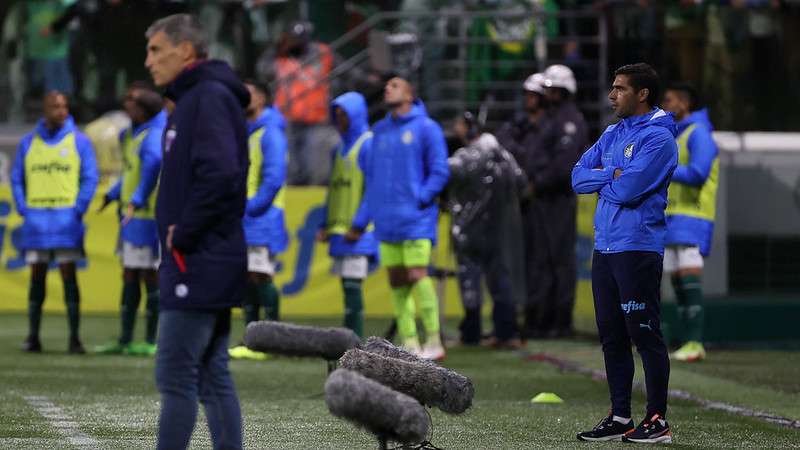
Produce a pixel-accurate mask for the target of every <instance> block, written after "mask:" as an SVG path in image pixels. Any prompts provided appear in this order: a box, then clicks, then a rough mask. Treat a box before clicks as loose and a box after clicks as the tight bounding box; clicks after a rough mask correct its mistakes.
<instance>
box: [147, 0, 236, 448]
mask: <svg viewBox="0 0 800 450" xmlns="http://www.w3.org/2000/svg"><path fill="white" fill-rule="evenodd" d="M146 36H147V39H148V42H147V61H146V63H145V65H146V66H147V68H148V70H149V71H150V73H151V75H152V77H153V80H154V81H155V83H156V85H158V86H166V87H167V97H168V98H170V99H172V100H173V101H174V102H175V109H174V111H172V113H171V114H170V117H169V120H168V122H167V128H166V132H165V134H164V140H163V141H164V151H163V155H164V157H163V162H162V170H161V178H160V186H159V191H158V200H157V204H156V220H157V222H158V231H159V237H160V238H161V248H162V249H164V254H163V258H162V263H161V266H160V267H159V273H158V275H159V286H160V291H161V317H160V321H159V329H158V353H157V355H156V386H158V390H159V391H160V392H161V417H160V418H159V427H158V448H159V449H163V450H167V449H170V450H172V449H185V448H187V447H188V446H189V440H190V439H191V436H192V430H193V429H194V425H195V421H196V419H197V401H198V398H199V399H200V401H201V402H203V405H204V406H205V415H206V418H207V420H208V428H209V431H210V432H211V441H212V443H213V446H214V448H215V449H240V448H242V417H241V411H240V408H239V399H238V398H237V396H236V390H235V388H234V385H233V380H232V379H231V375H230V372H229V371H228V338H229V335H230V326H231V322H230V321H231V307H234V306H240V305H241V304H242V299H243V297H244V290H245V284H246V276H247V245H246V244H245V237H244V230H243V228H242V216H243V215H244V213H245V203H246V200H247V168H248V149H247V121H246V118H245V108H246V107H247V105H248V104H249V103H250V95H249V93H248V92H247V89H246V88H245V87H244V85H243V84H242V83H241V82H240V81H239V79H238V78H237V77H236V75H234V73H233V71H232V70H231V68H230V67H229V66H228V65H227V64H225V63H224V62H220V61H208V60H206V59H205V58H206V57H207V55H208V39H207V37H206V35H205V32H204V30H203V29H202V27H201V26H200V24H199V23H198V22H197V20H196V19H195V18H193V17H192V16H189V15H186V14H178V15H174V16H169V17H166V18H163V19H160V20H158V21H156V22H155V23H154V24H153V25H152V26H151V27H150V28H149V29H148V30H147V34H146Z"/></svg>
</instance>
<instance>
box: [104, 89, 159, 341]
mask: <svg viewBox="0 0 800 450" xmlns="http://www.w3.org/2000/svg"><path fill="white" fill-rule="evenodd" d="M124 107H125V112H126V113H128V116H129V117H130V119H131V127H130V128H128V129H126V130H125V131H123V132H122V134H121V135H120V144H121V147H122V162H123V165H122V176H121V177H120V179H119V181H118V182H117V183H116V184H115V185H114V186H113V187H112V188H111V189H110V190H109V191H108V193H106V195H105V201H104V203H103V208H105V206H106V205H108V204H109V203H110V202H112V201H119V204H120V208H119V209H120V217H121V221H120V249H119V251H120V255H121V257H122V268H123V269H122V280H123V284H122V302H121V306H120V316H121V318H122V320H121V327H122V333H121V334H120V337H119V340H118V341H117V342H112V343H109V344H105V345H101V346H99V347H97V348H96V349H95V351H96V352H97V353H104V354H117V353H126V354H141V355H148V356H152V355H155V353H156V331H157V327H158V276H157V272H156V271H157V270H158V262H159V248H158V230H157V228H156V219H155V217H156V185H157V184H158V173H159V171H160V170H161V137H162V135H163V134H164V126H165V125H166V123H167V113H166V111H164V100H163V98H162V97H161V95H160V94H159V93H157V92H156V91H155V90H154V89H153V88H151V87H149V86H148V85H147V84H146V83H142V82H134V83H132V84H131V86H130V87H129V88H128V92H127V93H126V95H125V102H124ZM142 282H144V285H145V289H146V291H147V294H146V295H147V302H146V304H145V305H146V306H145V309H146V317H147V319H146V320H147V325H146V330H147V331H146V336H145V342H144V343H141V344H132V342H131V341H132V340H133V329H134V325H135V324H136V314H137V312H138V309H139V303H140V301H141V296H142V292H141V283H142Z"/></svg>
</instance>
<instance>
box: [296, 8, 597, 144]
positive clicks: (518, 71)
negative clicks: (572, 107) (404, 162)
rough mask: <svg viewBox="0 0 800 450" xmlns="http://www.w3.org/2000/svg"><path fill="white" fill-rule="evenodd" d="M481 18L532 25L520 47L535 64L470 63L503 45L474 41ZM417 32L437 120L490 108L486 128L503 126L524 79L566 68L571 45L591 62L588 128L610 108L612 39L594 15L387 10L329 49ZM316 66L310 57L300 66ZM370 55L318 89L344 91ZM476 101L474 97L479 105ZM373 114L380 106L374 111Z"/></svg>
mask: <svg viewBox="0 0 800 450" xmlns="http://www.w3.org/2000/svg"><path fill="white" fill-rule="evenodd" d="M476 20H489V21H491V20H518V21H529V22H532V24H533V27H534V28H533V29H534V33H533V35H529V36H527V37H526V38H525V39H524V40H523V41H522V42H521V43H522V44H523V45H524V46H525V47H526V48H527V49H529V50H527V54H528V55H530V54H531V53H532V55H533V59H530V60H528V59H524V60H514V59H503V58H493V59H489V60H481V59H474V58H473V59H470V55H469V51H470V49H474V48H475V47H474V46H481V45H484V46H490V47H491V48H494V49H497V48H498V46H499V45H500V44H501V43H503V41H501V40H498V39H492V38H490V37H485V36H471V35H470V27H472V26H473V24H474V23H475V21H476ZM551 20H558V21H560V22H567V21H582V23H584V24H585V25H587V26H584V27H583V28H588V29H590V30H591V31H590V32H589V33H586V34H576V35H569V36H568V35H558V36H553V37H548V36H546V24H547V23H548V22H549V21H551ZM403 29H406V30H407V29H410V30H416V35H417V38H418V43H419V44H418V45H419V49H420V50H421V52H422V55H423V62H422V64H421V67H419V68H418V70H416V71H415V72H416V73H415V76H416V78H417V81H418V84H419V85H420V86H421V92H420V94H421V96H422V98H423V100H426V106H427V107H428V111H429V113H430V114H431V116H433V117H434V118H436V119H438V120H447V119H449V118H451V117H452V116H453V115H454V114H456V113H457V112H459V111H460V110H464V109H477V108H480V107H481V106H484V107H486V106H487V105H488V106H489V107H490V108H491V109H492V114H490V118H489V121H490V123H489V124H488V125H489V127H490V128H491V126H492V125H496V124H497V123H498V122H499V121H502V120H507V119H508V118H510V117H512V116H513V114H514V113H515V112H517V111H518V110H519V108H520V103H519V101H518V100H517V98H518V97H519V92H520V88H521V84H522V81H523V80H524V78H525V77H527V75H529V74H530V73H533V72H536V71H541V70H544V68H545V67H546V66H548V65H550V64H555V63H563V62H564V60H563V55H562V54H561V52H560V50H561V49H560V48H559V46H561V45H563V44H565V43H567V42H575V43H577V44H578V45H579V46H580V47H581V49H582V50H583V51H584V54H586V55H587V57H586V58H585V59H583V60H581V61H578V62H577V64H576V65H577V66H579V67H580V68H581V69H582V70H581V72H582V74H583V77H582V78H581V79H580V80H579V86H578V89H579V95H578V102H579V106H580V107H581V109H582V110H583V111H584V114H586V116H587V120H589V122H590V126H591V127H592V128H593V129H595V130H599V129H601V127H602V126H603V123H602V122H603V114H602V111H603V110H604V109H605V108H606V104H607V100H606V89H607V85H608V79H607V77H608V73H607V59H608V58H607V57H608V53H607V52H608V37H607V29H606V23H605V21H604V20H603V17H602V13H601V12H598V11H594V10H579V11H560V12H557V13H548V12H545V11H543V10H541V9H531V10H527V11H438V12H437V11H424V12H423V11H420V12H402V11H392V12H382V13H378V14H375V15H372V16H370V17H369V18H367V20H365V21H364V22H362V23H361V24H359V25H358V26H356V27H354V28H353V29H351V30H350V31H348V32H347V33H345V34H343V35H342V36H341V37H339V38H338V39H336V40H334V41H332V42H331V43H330V44H329V47H330V49H331V51H332V52H334V53H341V51H342V50H343V49H344V48H345V47H348V46H350V47H351V46H352V45H353V44H354V43H355V41H356V40H357V39H360V38H362V37H363V36H364V35H365V34H368V33H370V32H375V31H378V30H380V31H385V32H387V33H391V32H394V31H397V30H403ZM311 62H313V57H311V58H307V59H306V60H304V61H303V63H304V64H305V63H311ZM371 63H372V61H371V59H370V56H369V49H368V48H366V47H361V48H360V49H358V51H357V52H356V53H355V54H354V55H352V56H350V57H348V58H345V59H342V60H340V61H338V62H337V63H336V65H335V67H334V68H333V69H332V71H331V72H330V74H329V75H328V76H327V77H325V78H324V79H322V80H320V81H319V83H329V84H330V85H331V87H332V89H331V95H337V94H339V93H341V92H342V91H344V90H346V89H347V87H348V86H349V83H348V82H346V78H347V77H348V76H349V75H351V74H352V72H354V71H356V70H358V71H364V72H366V71H369V70H370V69H371V67H370V66H371ZM497 69H504V70H506V71H508V72H509V74H510V75H507V77H506V78H492V79H491V80H488V81H476V80H472V79H470V74H471V73H472V74H474V73H475V71H478V70H487V71H495V70H497ZM313 89H314V88H313V87H311V88H309V89H308V90H306V91H304V92H301V93H299V94H297V95H296V96H295V97H293V98H291V99H290V102H291V101H297V100H300V99H301V98H302V97H304V96H305V95H307V94H308V93H310V92H311V91H312V90H313ZM476 97H477V99H476ZM370 107H371V109H373V110H374V109H375V108H380V107H381V105H370Z"/></svg>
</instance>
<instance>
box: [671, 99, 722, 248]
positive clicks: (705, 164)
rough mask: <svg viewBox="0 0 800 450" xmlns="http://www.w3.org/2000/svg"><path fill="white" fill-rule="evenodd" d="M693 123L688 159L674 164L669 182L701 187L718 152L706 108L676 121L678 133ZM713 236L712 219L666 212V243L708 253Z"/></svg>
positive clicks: (688, 146)
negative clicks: (675, 166) (692, 247)
mask: <svg viewBox="0 0 800 450" xmlns="http://www.w3.org/2000/svg"><path fill="white" fill-rule="evenodd" d="M693 124H694V125H696V126H695V129H694V131H692V134H691V135H690V136H689V139H688V141H687V143H686V146H687V149H688V151H689V162H688V164H680V165H678V167H677V168H676V169H675V174H673V175H672V182H673V183H683V184H686V185H689V186H694V187H701V186H703V184H705V182H706V180H708V177H709V175H710V173H711V169H712V167H713V166H714V162H715V161H716V160H717V157H718V156H719V150H718V149H717V145H716V144H715V143H714V138H713V136H712V135H711V131H712V130H713V126H712V125H711V121H710V120H709V118H708V111H707V110H706V109H701V110H698V111H694V112H693V113H691V114H690V115H689V117H687V118H685V119H683V120H681V121H680V122H678V124H677V126H678V134H680V133H683V132H684V131H685V130H686V129H687V128H688V127H689V126H691V125H693ZM713 237H714V222H713V221H709V220H705V219H701V218H699V217H689V216H684V215H679V214H670V215H668V216H667V234H666V237H665V243H666V244H667V245H678V244H680V245H696V246H698V247H699V248H700V253H701V254H702V255H704V256H708V255H709V254H710V253H711V243H712V240H713Z"/></svg>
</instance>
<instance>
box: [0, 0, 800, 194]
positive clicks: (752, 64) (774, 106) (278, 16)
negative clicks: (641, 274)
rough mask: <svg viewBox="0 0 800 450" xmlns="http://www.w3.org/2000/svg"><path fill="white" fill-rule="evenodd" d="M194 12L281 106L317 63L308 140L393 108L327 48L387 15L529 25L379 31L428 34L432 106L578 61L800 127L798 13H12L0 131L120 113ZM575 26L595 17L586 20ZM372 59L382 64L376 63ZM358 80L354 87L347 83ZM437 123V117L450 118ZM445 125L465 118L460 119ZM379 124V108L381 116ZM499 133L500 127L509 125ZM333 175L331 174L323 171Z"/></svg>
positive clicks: (24, 6)
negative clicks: (626, 71)
mask: <svg viewBox="0 0 800 450" xmlns="http://www.w3.org/2000/svg"><path fill="white" fill-rule="evenodd" d="M534 10H536V11H543V12H545V13H546V14H548V15H547V16H546V18H545V20H544V21H538V20H536V19H535V18H534V17H535V16H534V15H531V16H529V17H530V19H526V18H525V17H526V16H525V13H526V11H534ZM187 11H188V12H192V13H194V14H197V15H198V16H199V17H200V19H201V21H203V22H204V23H205V24H206V25H207V28H208V29H209V31H210V34H211V37H212V45H211V49H210V50H211V55H212V56H213V57H216V58H220V59H223V60H226V61H228V62H229V63H231V65H232V66H233V67H234V68H235V69H236V70H237V72H239V73H240V74H241V75H242V76H244V77H248V78H255V79H258V80H260V81H265V82H268V83H270V84H275V85H276V86H277V87H276V93H277V94H278V96H280V95H281V89H280V87H279V86H281V85H283V86H288V85H290V84H291V85H292V87H291V89H290V90H293V91H295V94H296V93H297V92H296V91H297V88H298V83H297V82H296V80H294V81H292V82H291V83H283V84H281V82H280V81H279V80H278V78H281V77H282V76H283V77H284V78H286V77H285V75H286V74H285V72H286V69H287V68H289V67H288V65H290V64H289V62H290V61H292V60H293V59H294V61H295V66H297V63H302V64H301V65H303V66H304V67H300V66H297V67H298V70H299V72H298V73H300V72H303V75H304V76H307V75H310V76H311V81H310V82H306V83H307V84H308V86H307V89H304V90H308V92H309V93H305V94H302V95H301V97H304V99H303V100H302V101H299V102H293V103H294V105H293V106H291V110H295V111H296V110H299V109H301V108H302V109H303V110H304V111H305V112H304V115H305V116H308V114H312V115H314V114H316V116H319V117H316V116H315V117H313V118H309V117H305V116H304V117H299V118H297V117H294V116H296V115H297V114H292V113H291V111H289V110H288V109H286V108H289V103H292V102H286V105H285V108H282V109H284V110H285V111H284V112H287V111H288V112H290V114H288V116H289V117H288V119H289V120H290V122H293V123H294V124H295V125H296V126H295V129H296V130H298V129H303V130H305V129H306V128H310V129H314V128H315V127H316V125H318V124H320V123H327V121H328V117H327V112H326V111H323V112H321V113H319V114H317V113H315V111H318V110H319V108H318V107H316V106H314V105H310V107H309V108H306V107H307V106H309V105H307V104H306V103H315V102H316V103H318V104H319V105H326V104H327V102H328V101H329V100H330V99H331V98H333V96H335V95H336V94H338V93H340V92H343V91H345V90H349V89H358V90H360V91H361V92H365V94H366V96H367V100H368V102H369V103H370V106H371V107H372V106H373V103H378V102H372V101H371V100H372V98H371V97H372V96H371V94H370V93H371V91H375V92H374V93H375V94H376V95H374V98H375V99H378V98H379V97H380V86H382V84H383V83H382V82H383V81H384V80H385V78H383V79H381V75H386V74H385V73H383V74H381V73H366V74H358V75H357V76H355V78H356V79H357V81H352V78H353V76H352V75H351V72H352V71H350V70H347V71H342V72H344V73H345V74H346V75H347V76H346V77H343V76H342V74H341V73H338V72H337V71H336V70H335V68H336V66H337V64H338V63H339V62H341V61H344V60H346V59H347V58H348V57H350V56H352V55H354V54H356V53H358V52H359V51H360V50H363V48H364V47H366V46H368V45H370V44H371V42H370V41H369V40H368V39H367V33H364V34H363V35H362V36H360V37H358V38H357V39H355V40H353V41H351V42H350V44H349V45H346V46H343V47H340V48H334V49H329V48H328V47H327V46H326V44H330V43H331V42H332V41H333V40H335V39H336V38H337V37H340V36H341V35H342V34H344V33H346V32H347V31H348V30H350V29H353V28H354V27H356V26H358V25H359V24H360V23H362V22H364V21H365V20H368V19H369V17H371V16H372V15H374V14H376V13H380V12H385V11H400V12H404V13H409V14H411V15H413V14H419V13H424V12H425V11H444V12H451V13H452V12H456V13H458V12H465V13H468V12H476V11H502V12H504V13H509V12H520V13H521V14H522V16H521V18H508V17H505V18H500V17H498V18H494V19H493V18H486V17H480V18H475V19H472V20H471V21H470V25H469V28H468V30H466V35H464V34H463V30H459V29H458V27H457V26H455V25H454V23H455V21H454V20H452V19H446V18H441V19H431V18H430V17H429V18H427V19H419V18H417V19H411V18H408V19H396V20H385V21H381V22H379V23H377V24H376V27H374V28H382V29H384V30H385V31H387V32H389V33H395V34H397V33H408V34H410V35H411V36H416V40H413V39H412V41H411V42H417V41H419V42H421V43H420V45H417V46H415V47H414V48H415V49H416V50H417V51H419V47H422V51H421V54H422V56H421V59H419V61H416V62H417V63H418V65H419V66H420V67H419V69H418V70H417V71H416V72H417V73H416V74H412V75H413V76H417V77H419V78H421V79H422V81H423V83H421V85H422V86H423V94H425V97H426V98H428V99H430V100H429V101H432V102H433V101H436V102H440V100H452V99H454V98H460V99H462V100H464V101H466V102H468V104H467V106H471V105H469V102H473V103H475V102H485V101H486V99H487V97H491V99H492V100H500V101H503V100H505V101H513V99H514V98H515V95H514V92H509V91H508V90H506V91H505V94H503V93H502V90H498V89H495V88H493V86H496V85H498V83H500V84H502V83H503V82H505V83H507V85H508V86H510V85H511V84H513V83H516V82H518V81H519V80H520V79H523V78H524V77H525V76H526V74H529V73H531V72H532V71H533V70H531V69H541V68H543V67H544V66H546V65H548V64H549V63H550V62H552V61H554V60H557V61H563V62H564V63H565V64H566V65H567V66H569V67H570V68H571V69H572V70H573V71H574V72H575V74H576V77H577V78H578V79H579V80H580V81H587V80H594V81H597V77H596V75H595V74H597V73H599V72H598V68H599V67H600V66H605V67H606V68H615V67H618V66H620V65H621V64H623V63H624V62H629V61H645V62H648V63H650V64H652V65H653V66H654V67H658V68H659V70H660V72H661V73H662V74H663V78H664V79H665V80H683V81H687V82H690V83H692V84H693V85H695V86H698V87H700V88H701V90H702V91H703V92H705V93H707V96H708V98H707V102H708V105H709V112H710V115H711V118H712V120H714V122H715V123H716V124H717V126H718V128H719V129H723V130H778V131H780V130H791V129H793V127H796V125H795V124H796V123H800V121H798V120H797V117H796V116H797V114H798V113H797V112H795V108H793V107H792V106H793V104H794V103H796V101H797V100H800V89H798V88H797V86H796V85H794V84H791V83H789V81H790V80H793V79H796V78H797V77H798V76H800V55H799V54H798V52H796V51H793V50H794V45H793V44H794V43H797V42H800V35H798V33H800V31H798V30H800V27H798V26H797V25H800V1H797V0H782V1H778V0H666V1H652V0H471V1H467V2H456V1H451V0H395V1H383V2H368V1H360V0H351V1H344V0H324V1H313V2H311V1H298V0H294V1H286V0H247V1H214V2H212V1H202V0H27V1H14V0H12V1H7V2H3V4H2V5H0V18H2V22H0V23H1V24H2V47H1V48H2V52H0V61H3V62H4V63H5V64H4V67H7V70H4V71H3V72H4V73H2V74H0V93H2V95H0V98H2V100H0V121H7V120H15V121H29V120H32V119H33V117H32V113H31V112H32V111H33V110H34V108H33V107H32V105H35V104H36V101H38V99H39V98H40V97H41V94H42V93H43V92H45V91H49V90H51V89H58V90H59V91H61V92H64V93H66V94H68V95H69V96H70V97H71V100H72V104H73V105H74V106H75V113H76V116H77V118H78V120H79V121H81V122H86V121H89V120H91V119H93V118H95V117H97V116H98V115H100V114H102V113H104V112H106V111H108V110H111V109H119V105H120V99H121V96H122V94H123V87H124V86H125V84H126V82H128V81H130V80H135V79H141V78H144V76H145V75H146V74H145V72H144V67H143V66H142V65H141V64H140V63H139V62H140V61H141V60H142V56H143V54H144V45H143V33H144V28H145V27H146V24H148V23H150V22H152V20H153V19H154V18H156V17H160V16H164V15H167V14H172V13H176V12H187ZM332 11H341V14H339V13H335V14H332V13H331V12H332ZM574 12H578V14H581V13H584V14H585V13H586V12H591V13H592V14H595V15H593V16H592V18H591V20H588V21H586V20H580V19H579V17H581V16H576V15H574ZM417 17H418V16H417ZM598 19H599V20H598ZM298 20H302V22H298ZM426 20H427V21H426ZM298 23H305V24H306V25H307V26H306V28H304V29H303V30H301V32H300V34H299V35H298V34H297V33H295V32H293V27H294V26H295V25H297V24H298ZM601 24H604V25H605V29H606V30H607V37H608V39H607V50H608V51H607V52H606V55H607V56H606V58H605V60H604V61H601V60H600V59H601V57H602V55H601V53H600V52H599V50H598V49H597V46H596V45H595V44H593V43H592V42H591V38H592V37H593V36H597V35H598V33H599V32H600V28H601ZM428 37H435V38H445V39H448V38H454V37H467V38H468V39H469V44H468V45H467V47H466V48H467V51H466V52H458V51H457V50H454V49H455V48H456V47H457V46H458V45H459V44H454V43H453V42H446V43H444V44H442V45H438V44H431V43H426V42H425V40H426V38H428ZM298 40H299V41H303V43H302V44H298V43H297V41H298ZM306 41H307V42H306ZM315 55H316V56H315ZM458 58H460V59H462V60H466V67H467V69H466V72H465V73H464V74H462V75H461V76H463V77H464V80H465V82H464V83H463V84H462V85H460V86H456V87H455V88H452V87H451V86H447V85H442V86H439V85H437V83H435V81H436V80H439V79H444V78H447V76H448V75H447V73H446V72H443V71H442V69H441V68H440V67H439V66H438V65H437V64H435V63H436V62H437V61H442V60H445V61H447V60H452V59H458ZM370 59H371V61H370V62H372V63H373V65H374V57H373V55H371V58H370ZM411 59H414V58H413V57H412V58H411ZM531 64H534V65H538V67H535V66H534V67H531ZM409 65H412V66H413V64H409V63H406V64H405V67H406V68H407V67H408V66H409ZM361 66H362V67H363V66H364V64H362V65H361ZM401 68H402V67H401ZM292 70H294V69H292ZM332 70H333V73H331V71H332ZM290 71H291V70H290ZM282 74H283V75H282ZM347 77H349V78H351V80H349V81H347V82H345V83H339V84H336V83H337V82H340V81H341V79H342V78H347ZM431 80H433V81H434V82H433V83H432V82H431ZM329 83H330V84H329ZM602 84H603V83H597V82H595V83H582V85H583V86H586V88H584V89H583V90H584V92H579V94H578V99H586V98H587V96H589V97H591V99H592V100H594V99H597V98H602V97H601V96H599V93H600V91H602V86H601V85H602ZM373 88H374V89H373ZM452 89H455V91H451V90H452ZM589 90H591V93H589V92H590V91H589ZM757 93H758V94H757ZM765 94H766V95H765ZM316 100H319V101H316ZM298 104H299V106H298ZM518 108H519V106H518ZM600 109H602V108H601V107H600ZM432 114H434V115H436V109H435V108H432ZM442 114H446V115H448V116H452V111H449V112H442ZM379 116H380V114H377V115H376V114H375V113H374V110H373V109H372V108H371V110H370V118H371V119H373V120H374V119H375V118H377V117H379ZM587 117H589V118H590V121H593V122H597V124H594V123H593V124H591V126H592V127H593V129H597V128H595V127H600V126H601V125H602V123H600V122H603V121H604V117H603V116H602V114H600V112H596V113H591V112H587ZM497 119H498V120H497V121H498V123H499V122H501V121H502V120H503V117H498V118H497ZM327 131H329V132H328V133H321V134H322V136H321V137H319V138H317V137H314V135H315V134H316V135H320V133H316V132H314V133H312V132H311V131H309V132H308V133H306V132H305V131H303V132H302V133H295V134H296V135H297V137H296V139H298V141H297V143H298V144H302V143H304V142H305V140H304V139H307V140H309V142H316V141H317V140H320V139H322V140H325V139H327V138H328V137H330V136H332V137H333V138H335V133H333V132H332V131H331V130H327ZM307 136H312V137H307ZM306 137H307V138H306ZM326 172H327V171H326V170H325V168H324V167H323V168H322V169H321V173H326ZM290 178H292V180H293V181H296V182H297V183H299V184H305V183H320V182H322V181H323V180H321V179H320V177H319V176H317V175H315V174H303V173H300V174H297V175H296V176H294V175H293V176H292V177H290Z"/></svg>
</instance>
